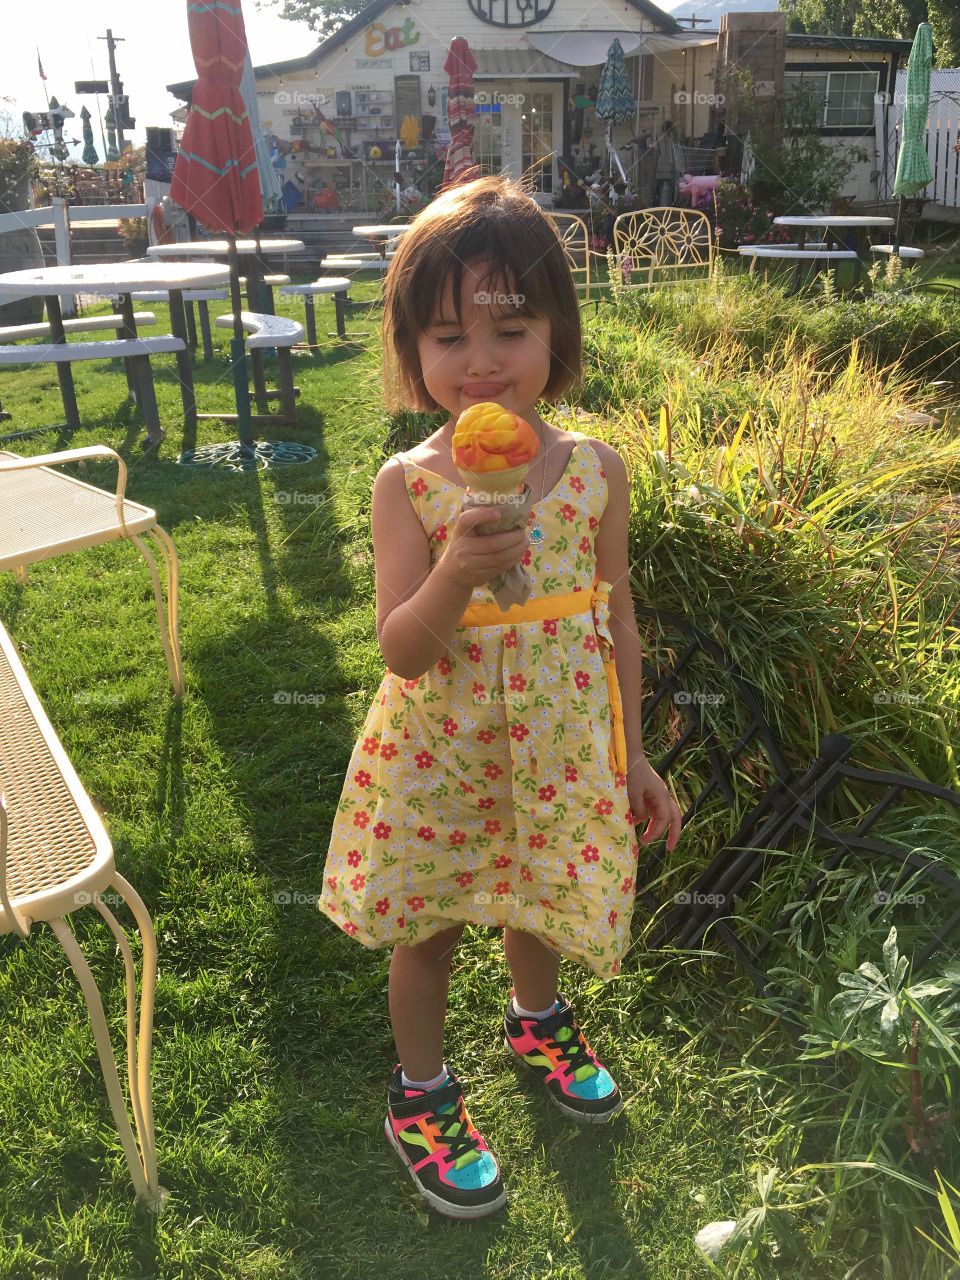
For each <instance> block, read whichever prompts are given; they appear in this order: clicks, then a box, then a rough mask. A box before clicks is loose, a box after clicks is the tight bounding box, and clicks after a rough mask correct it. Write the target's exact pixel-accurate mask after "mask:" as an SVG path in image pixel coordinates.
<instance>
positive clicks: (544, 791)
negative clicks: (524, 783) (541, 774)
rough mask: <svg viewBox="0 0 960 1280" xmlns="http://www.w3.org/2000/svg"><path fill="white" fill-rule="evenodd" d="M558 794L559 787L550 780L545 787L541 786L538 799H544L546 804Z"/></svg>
mask: <svg viewBox="0 0 960 1280" xmlns="http://www.w3.org/2000/svg"><path fill="white" fill-rule="evenodd" d="M556 794H557V788H556V787H555V786H554V785H553V783H552V782H548V783H547V785H546V786H545V787H541V788H540V790H539V791H538V792H537V799H538V800H542V801H543V803H544V804H549V803H550V801H551V800H552V799H553V797H554V796H555V795H556Z"/></svg>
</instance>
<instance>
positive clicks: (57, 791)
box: [0, 624, 167, 1210]
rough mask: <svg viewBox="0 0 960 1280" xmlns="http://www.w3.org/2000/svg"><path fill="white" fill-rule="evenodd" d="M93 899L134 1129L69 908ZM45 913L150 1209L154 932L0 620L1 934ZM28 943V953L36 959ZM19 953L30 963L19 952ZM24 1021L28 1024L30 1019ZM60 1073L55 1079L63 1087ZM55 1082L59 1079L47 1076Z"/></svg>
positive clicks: (155, 1197)
mask: <svg viewBox="0 0 960 1280" xmlns="http://www.w3.org/2000/svg"><path fill="white" fill-rule="evenodd" d="M105 891H109V893H108V897H109V900H110V901H111V902H116V901H120V902H123V903H125V904H126V905H127V907H129V909H130V911H131V913H132V914H133V917H134V920H135V922H136V926H137V929H138V931H139V934H140V939H141V944H142V948H143V964H142V973H141V993H142V1005H141V1009H140V1022H139V1028H138V1026H137V981H136V977H137V975H136V966H135V962H134V957H133V953H132V951H131V948H130V941H129V939H128V937H127V933H126V930H125V929H124V927H123V926H122V925H121V924H120V922H119V921H118V920H117V918H116V916H115V915H114V914H113V912H112V911H111V910H110V907H108V906H107V905H106V903H105V902H103V901H102V898H101V895H102V894H103V893H104V892H105ZM86 904H92V905H93V906H94V907H95V908H96V909H97V911H98V912H99V913H100V915H101V916H102V918H103V919H104V920H105V921H106V923H107V925H108V926H109V928H110V930H111V932H112V933H113V935H114V937H115V938H116V941H117V944H118V946H119V949H120V951H121V952H122V954H123V959H124V968H125V974H126V1007H127V1031H126V1034H127V1046H126V1048H127V1053H126V1061H127V1081H126V1083H127V1088H128V1090H129V1094H130V1098H131V1104H132V1110H133V1117H134V1124H135V1125H136V1137H135V1136H134V1132H133V1128H132V1126H131V1124H130V1117H129V1114H128V1111H127V1104H126V1101H125V1099H124V1095H123V1090H122V1088H121V1085H120V1077H119V1074H118V1072H117V1063H116V1058H115V1057H114V1052H113V1045H112V1044H111V1041H110V1030H109V1027H108V1025H107V1019H106V1015H105V1013H104V1008H103V1000H102V998H101V995H100V992H99V990H98V988H97V983H96V981H95V979H94V977H93V974H92V973H91V971H90V966H89V965H88V963H87V960H86V957H85V956H84V954H83V951H82V950H81V948H80V945H79V943H78V942H77V939H76V938H75V936H74V933H73V930H72V929H71V928H70V926H69V925H68V923H67V919H66V917H67V916H68V915H70V914H71V913H72V912H74V911H77V910H78V909H79V908H80V907H82V906H84V905H86ZM42 921H46V923H47V924H49V925H50V928H51V929H52V930H53V933H54V936H55V937H56V938H57V941H58V942H59V943H60V945H61V946H62V947H63V950H64V951H65V952H66V955H67V959H68V960H69V961H70V963H71V965H72V966H73V969H74V971H75V973H76V975H77V978H78V980H79V983H80V989H81V991H82V992H83V998H84V1000H85V1001H86V1005H87V1011H88V1013H89V1015H90V1022H91V1024H92V1027H93V1035H94V1041H95V1043H96V1046H97V1054H98V1056H99V1058H100V1067H101V1070H102V1071H103V1078H104V1083H105V1085H106V1089H107V1098H108V1100H109V1103H110V1109H111V1111H112V1113H113V1118H114V1122H115V1123H116V1126H117V1131H118V1133H119V1135H120V1143H121V1146H122V1148H123V1154H124V1157H125V1158H126V1161H127V1167H128V1168H129V1170H130V1177H131V1180H132V1182H133V1187H134V1192H135V1194H136V1196H137V1198H138V1199H140V1200H142V1201H144V1203H145V1204H146V1205H147V1206H148V1207H149V1208H150V1209H151V1210H156V1209H158V1208H159V1207H160V1205H161V1204H162V1201H163V1199H164V1198H165V1196H166V1194H167V1193H166V1191H165V1190H164V1189H163V1188H162V1187H161V1186H160V1185H159V1182H158V1180H157V1151H156V1139H155V1136H154V1127H153V1091H152V1086H151V1080H150V1075H151V1056H152V1048H153V1009H154V994H155V991H156V983H157V939H156V933H155V930H154V927H153V921H152V920H151V919H150V913H149V912H148V911H147V908H146V906H145V905H144V903H143V900H142V899H141V898H140V895H139V894H138V893H137V892H136V890H135V889H134V888H133V886H132V885H131V884H129V883H128V881H127V880H126V879H125V878H124V877H123V876H122V875H120V873H119V872H118V871H117V868H116V864H115V861H114V856H113V848H112V846H111V844H110V838H109V836H108V835H107V832H106V829H105V828H104V825H103V822H102V821H101V820H100V817H99V815H98V813H97V810H96V809H95V808H94V805H93V802H92V801H91V799H90V797H89V796H88V795H87V793H86V791H85V790H84V788H83V784H82V783H81V781H80V779H79V778H78V777H77V773H76V770H75V769H74V767H73V765H72V764H71V763H70V760H69V758H68V757H67V753H66V752H65V751H64V749H63V746H62V744H61V742H60V740H59V738H58V737H57V735H56V733H55V732H54V729H53V726H52V725H51V723H50V721H49V719H48V718H47V715H46V713H45V711H44V709H43V707H42V706H41V704H40V700H39V698H38V697H37V695H36V692H35V691H34V689H33V687H32V685H31V684H30V681H29V679H28V677H27V673H26V671H25V670H24V668H23V664H22V663H21V661H20V659H19V656H18V655H17V651H16V648H15V646H14V644H13V641H12V640H11V639H10V636H9V635H8V634H7V632H6V630H5V628H4V627H3V625H2V624H0V935H3V934H8V933H9V934H17V935H18V936H20V937H21V938H26V937H27V936H28V934H29V933H30V930H31V929H32V928H33V926H34V925H35V924H38V923H40V922H42ZM39 954H40V953H39V952H38V951H37V949H36V948H35V947H34V948H30V949H29V950H28V952H27V956H26V961H25V962H26V963H27V964H29V963H31V962H34V963H36V962H39ZM19 963H21V964H22V963H24V957H20V960H19ZM24 1031H26V1024H25V1025H24ZM61 1086H62V1082H60V1083H59V1084H58V1085H57V1088H58V1089H59V1088H61ZM50 1087H51V1088H53V1087H54V1086H53V1082H52V1081H51V1084H50Z"/></svg>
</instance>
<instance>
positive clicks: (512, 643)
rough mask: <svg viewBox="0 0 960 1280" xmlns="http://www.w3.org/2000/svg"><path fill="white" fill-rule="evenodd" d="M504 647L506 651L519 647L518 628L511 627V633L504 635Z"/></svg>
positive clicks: (506, 632) (507, 632)
mask: <svg viewBox="0 0 960 1280" xmlns="http://www.w3.org/2000/svg"><path fill="white" fill-rule="evenodd" d="M503 647H504V648H505V649H515V648H516V647H517V628H516V627H511V628H510V630H509V631H505V632H504V633H503Z"/></svg>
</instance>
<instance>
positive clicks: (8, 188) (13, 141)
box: [0, 138, 43, 325]
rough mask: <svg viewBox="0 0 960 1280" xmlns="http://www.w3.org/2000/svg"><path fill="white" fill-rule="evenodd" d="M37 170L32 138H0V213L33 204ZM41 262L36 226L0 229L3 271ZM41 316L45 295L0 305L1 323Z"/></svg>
mask: <svg viewBox="0 0 960 1280" xmlns="http://www.w3.org/2000/svg"><path fill="white" fill-rule="evenodd" d="M38 173H39V165H38V163H37V156H36V152H35V151H34V148H33V143H32V142H31V141H30V140H29V138H0V213H16V212H18V211H19V210H20V209H27V208H29V207H30V182H31V180H32V179H33V178H35V177H37V175H38ZM42 266H43V251H42V250H41V248H40V240H39V238H38V236H37V233H36V231H35V230H34V228H33V227H20V228H18V229H17V230H16V231H5V232H3V233H0V272H3V271H22V270H26V268H28V267H42ZM42 319H43V299H42V298H21V299H20V300H19V301H17V302H8V303H5V304H4V305H3V306H2V307H0V324H5V325H7V324H11V325H14V324H36V323H38V322H39V321H40V320H42Z"/></svg>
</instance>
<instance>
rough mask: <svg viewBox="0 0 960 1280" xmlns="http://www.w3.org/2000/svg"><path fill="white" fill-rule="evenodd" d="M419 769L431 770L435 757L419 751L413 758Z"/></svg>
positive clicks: (427, 752)
mask: <svg viewBox="0 0 960 1280" xmlns="http://www.w3.org/2000/svg"><path fill="white" fill-rule="evenodd" d="M413 758H414V760H415V761H416V762H417V768H418V769H429V768H430V767H431V766H432V764H433V756H432V755H431V754H430V752H429V751H418V752H417V754H416V755H415V756H414V757H413Z"/></svg>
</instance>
